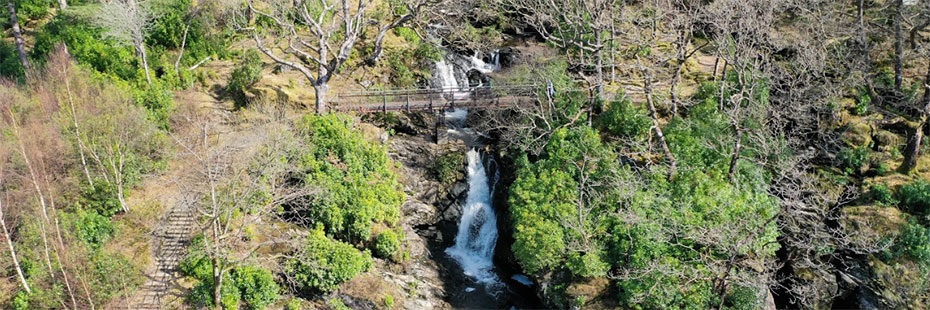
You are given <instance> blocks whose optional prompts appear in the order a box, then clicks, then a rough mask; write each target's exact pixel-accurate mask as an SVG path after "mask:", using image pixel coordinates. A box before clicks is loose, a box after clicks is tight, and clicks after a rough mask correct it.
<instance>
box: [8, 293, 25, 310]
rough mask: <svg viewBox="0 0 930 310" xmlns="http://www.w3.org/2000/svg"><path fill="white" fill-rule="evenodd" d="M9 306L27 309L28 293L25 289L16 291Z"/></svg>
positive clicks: (20, 309)
mask: <svg viewBox="0 0 930 310" xmlns="http://www.w3.org/2000/svg"><path fill="white" fill-rule="evenodd" d="M11 307H12V308H13V309H14V310H29V294H28V293H26V291H19V292H16V296H14V297H13V303H12V305H11Z"/></svg>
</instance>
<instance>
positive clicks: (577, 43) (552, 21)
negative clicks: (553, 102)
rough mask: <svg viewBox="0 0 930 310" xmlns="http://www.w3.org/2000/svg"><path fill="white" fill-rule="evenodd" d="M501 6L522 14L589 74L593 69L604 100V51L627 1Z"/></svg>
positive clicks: (540, 0) (512, 0)
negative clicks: (617, 15) (619, 12)
mask: <svg viewBox="0 0 930 310" xmlns="http://www.w3.org/2000/svg"><path fill="white" fill-rule="evenodd" d="M500 5H502V6H501V9H503V10H506V11H507V12H510V13H513V14H516V15H518V16H519V19H520V21H522V22H523V23H525V24H527V25H529V26H530V27H532V28H533V29H534V30H536V33H538V34H539V35H540V36H542V37H543V38H544V39H545V40H546V41H548V42H550V43H552V44H556V46H558V47H559V48H560V49H562V50H563V51H564V52H565V53H566V54H567V55H568V57H569V59H570V61H571V62H572V63H574V64H580V65H581V66H582V67H583V68H584V70H585V71H587V70H591V69H593V70H594V74H595V79H594V83H592V84H593V86H594V87H593V88H594V93H595V95H596V96H597V97H598V98H603V97H604V58H605V57H604V50H605V47H607V41H608V40H609V39H610V38H607V34H608V33H612V31H611V29H613V28H612V26H613V25H614V18H615V13H616V12H618V11H621V10H622V9H623V5H624V2H623V1H620V0H556V1H549V0H500ZM621 14H622V13H621ZM592 57H593V63H592V60H591V58H592ZM611 65H613V64H611ZM582 74H583V73H582Z"/></svg>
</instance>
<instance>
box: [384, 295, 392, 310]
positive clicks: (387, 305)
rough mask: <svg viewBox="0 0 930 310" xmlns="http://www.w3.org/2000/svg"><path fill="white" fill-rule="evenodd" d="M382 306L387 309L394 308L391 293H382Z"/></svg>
mask: <svg viewBox="0 0 930 310" xmlns="http://www.w3.org/2000/svg"><path fill="white" fill-rule="evenodd" d="M384 307H385V308H388V309H393V308H394V295H391V294H387V295H384Z"/></svg>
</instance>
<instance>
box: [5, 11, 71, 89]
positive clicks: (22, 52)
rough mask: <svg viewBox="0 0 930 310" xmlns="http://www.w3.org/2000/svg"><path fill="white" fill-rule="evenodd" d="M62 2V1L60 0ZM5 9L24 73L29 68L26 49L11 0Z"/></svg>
mask: <svg viewBox="0 0 930 310" xmlns="http://www.w3.org/2000/svg"><path fill="white" fill-rule="evenodd" d="M62 1H64V0H62ZM6 8H7V10H8V11H9V14H10V26H11V28H12V29H13V41H14V43H15V44H16V52H17V53H18V54H19V62H20V63H22V65H23V68H24V69H26V72H29V69H30V68H31V66H30V64H29V57H27V56H26V48H25V47H24V43H23V33H22V30H20V28H19V19H18V17H17V16H16V4H15V3H14V1H13V0H7V1H6Z"/></svg>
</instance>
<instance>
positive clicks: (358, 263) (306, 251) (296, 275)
mask: <svg viewBox="0 0 930 310" xmlns="http://www.w3.org/2000/svg"><path fill="white" fill-rule="evenodd" d="M371 266H372V260H371V255H370V254H369V252H368V251H365V252H360V251H359V250H357V249H355V247H353V246H352V245H350V244H347V243H344V242H340V241H336V240H332V239H329V238H328V237H326V235H325V234H324V233H323V231H322V230H314V231H313V232H312V233H311V234H310V236H308V237H307V240H306V244H305V245H304V248H303V249H302V250H301V252H300V254H299V255H297V256H296V257H294V258H290V259H288V260H287V261H285V264H284V270H285V273H287V274H288V275H289V276H290V277H291V278H292V279H294V281H295V283H296V284H297V285H298V288H299V289H300V290H301V291H303V292H306V293H319V292H330V291H333V290H335V289H336V288H337V287H338V286H339V284H341V283H343V282H345V281H348V280H349V279H352V278H353V277H355V276H356V275H358V274H359V273H362V272H365V271H367V270H368V269H369V268H371Z"/></svg>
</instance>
